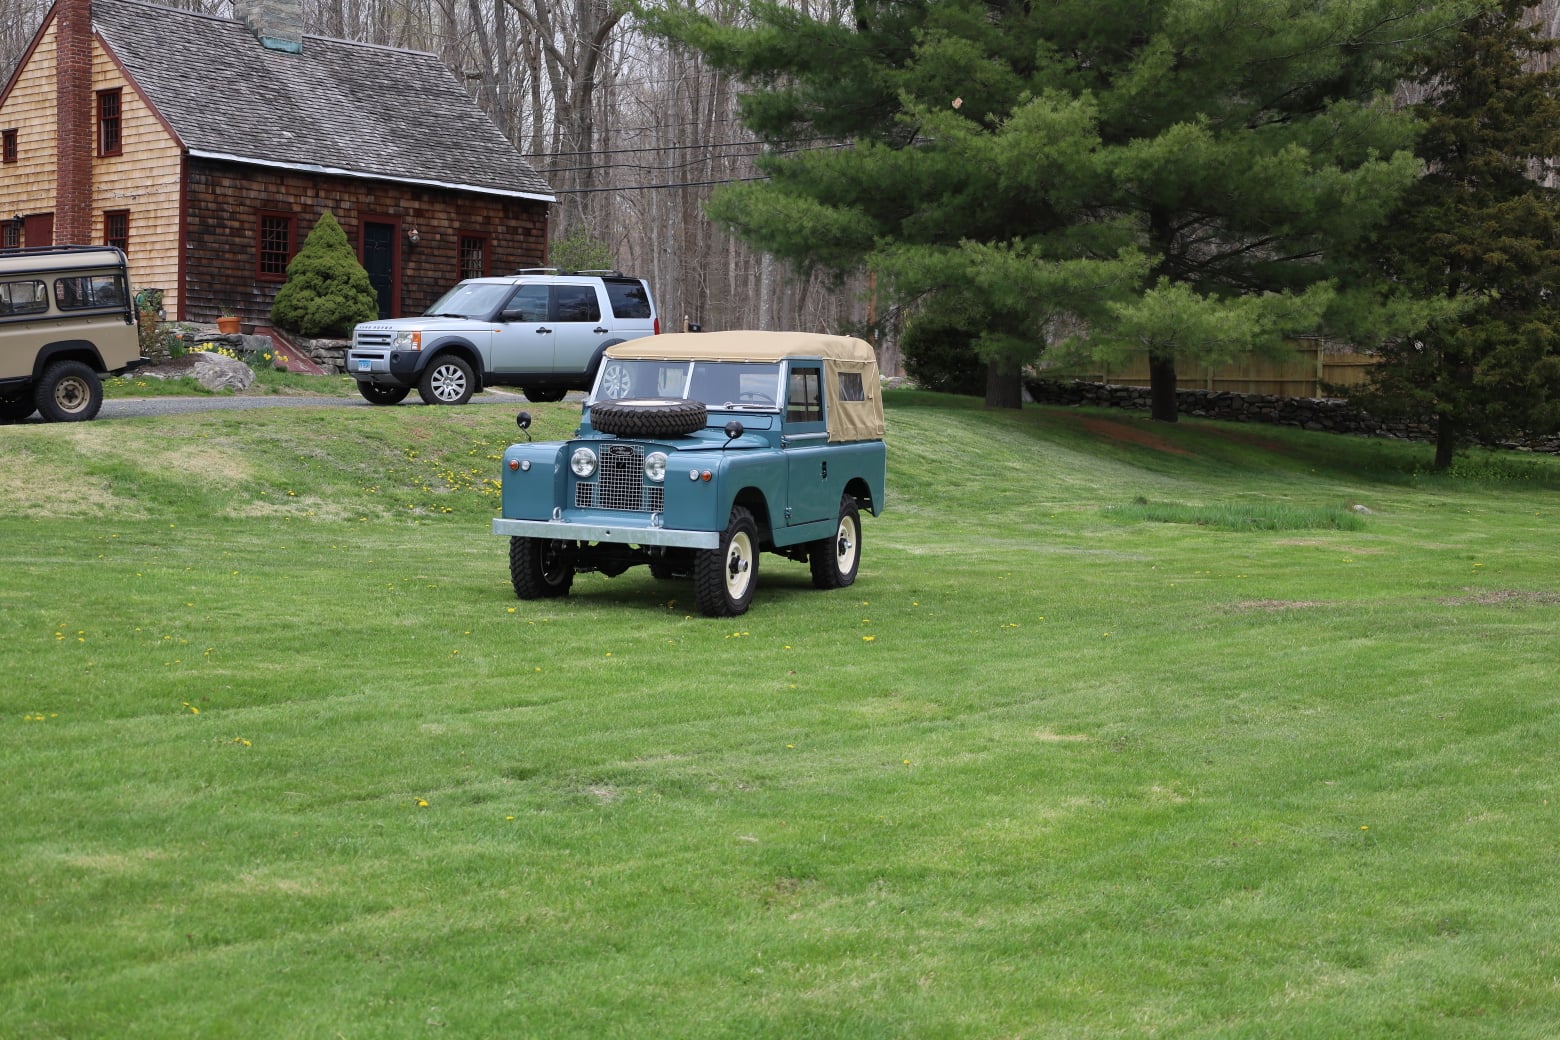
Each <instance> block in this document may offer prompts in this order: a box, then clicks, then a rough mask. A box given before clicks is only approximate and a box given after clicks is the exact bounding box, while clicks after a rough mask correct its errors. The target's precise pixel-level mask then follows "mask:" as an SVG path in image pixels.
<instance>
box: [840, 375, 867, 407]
mask: <svg viewBox="0 0 1560 1040" xmlns="http://www.w3.org/2000/svg"><path fill="white" fill-rule="evenodd" d="M866 399H867V390H866V387H865V386H863V385H862V383H861V373H860V372H841V373H840V400H841V401H865V400H866Z"/></svg>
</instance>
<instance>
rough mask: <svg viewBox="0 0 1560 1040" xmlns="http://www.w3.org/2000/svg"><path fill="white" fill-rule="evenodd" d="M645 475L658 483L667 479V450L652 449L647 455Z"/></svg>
mask: <svg viewBox="0 0 1560 1040" xmlns="http://www.w3.org/2000/svg"><path fill="white" fill-rule="evenodd" d="M645 477H646V478H647V479H649V480H653V481H655V482H656V483H657V484H659V483H660V482H661V481H663V480H665V479H666V452H664V451H652V452H651V453H650V454H648V455H646V456H645Z"/></svg>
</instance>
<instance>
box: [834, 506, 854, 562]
mask: <svg viewBox="0 0 1560 1040" xmlns="http://www.w3.org/2000/svg"><path fill="white" fill-rule="evenodd" d="M859 541H860V539H859V538H858V536H857V534H856V525H855V524H854V523H853V522H852V521H851V518H850V517H848V516H842V517H840V526H839V529H838V530H837V531H836V532H835V534H834V553H835V559H837V560H838V561H839V570H840V573H841V574H849V573H850V572H851V571H852V570H854V569H855V566H856V549H857V543H858V542H859Z"/></svg>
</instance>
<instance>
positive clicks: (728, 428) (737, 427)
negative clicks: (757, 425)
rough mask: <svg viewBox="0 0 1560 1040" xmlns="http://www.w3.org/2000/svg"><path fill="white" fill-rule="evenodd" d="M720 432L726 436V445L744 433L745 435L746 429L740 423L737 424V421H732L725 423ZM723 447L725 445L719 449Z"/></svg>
mask: <svg viewBox="0 0 1560 1040" xmlns="http://www.w3.org/2000/svg"><path fill="white" fill-rule="evenodd" d="M721 432H723V433H724V434H725V435H726V444H730V443H731V442H732V441H734V440H736V439H737V438H738V437H740V436H742V435H743V434H744V433H746V432H747V427H746V426H743V425H742V424H741V423H740V422H738V421H737V420H735V419H733V420H731V421H730V422H729V423H727V424H726V425H725V426H724V427H722V429H721ZM725 446H726V445H725V444H723V445H721V447H723V448H724V447H725Z"/></svg>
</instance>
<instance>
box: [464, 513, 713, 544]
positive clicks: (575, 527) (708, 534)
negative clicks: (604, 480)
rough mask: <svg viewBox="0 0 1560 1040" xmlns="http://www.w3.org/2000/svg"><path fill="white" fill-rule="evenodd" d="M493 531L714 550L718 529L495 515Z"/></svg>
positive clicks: (535, 536)
mask: <svg viewBox="0 0 1560 1040" xmlns="http://www.w3.org/2000/svg"><path fill="white" fill-rule="evenodd" d="M493 533H494V534H496V535H503V536H508V537H511V538H547V539H553V540H558V541H565V542H618V543H621V544H624V545H664V546H669V547H676V548H682V549H718V548H720V532H719V531H678V530H672V529H669V528H665V527H635V526H633V525H631V524H629V525H623V524H611V525H608V524H571V523H568V522H567V521H563V520H507V519H505V518H503V517H496V518H494V520H493Z"/></svg>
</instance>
